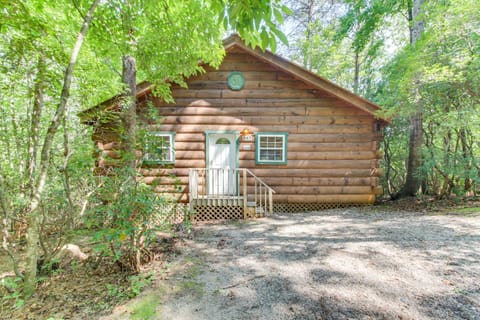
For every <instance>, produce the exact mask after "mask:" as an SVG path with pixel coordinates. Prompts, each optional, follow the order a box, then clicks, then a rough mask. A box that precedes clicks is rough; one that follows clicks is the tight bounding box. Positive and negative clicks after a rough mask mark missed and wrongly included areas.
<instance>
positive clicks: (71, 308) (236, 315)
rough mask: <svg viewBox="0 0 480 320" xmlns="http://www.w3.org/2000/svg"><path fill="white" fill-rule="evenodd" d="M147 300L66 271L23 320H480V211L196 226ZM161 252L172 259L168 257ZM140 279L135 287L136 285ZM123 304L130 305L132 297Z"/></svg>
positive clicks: (382, 212) (117, 278)
mask: <svg viewBox="0 0 480 320" xmlns="http://www.w3.org/2000/svg"><path fill="white" fill-rule="evenodd" d="M157 245H158V246H159V248H162V249H163V251H165V252H168V253H169V255H168V256H167V255H165V254H164V255H162V256H159V258H160V259H159V260H158V261H156V262H154V263H152V264H150V265H149V266H148V267H147V269H146V270H145V272H146V273H147V274H149V278H148V282H149V283H150V284H149V286H148V287H147V289H146V290H145V291H144V292H142V293H141V294H140V295H139V296H138V297H137V298H135V299H133V300H130V301H127V302H123V303H120V304H118V305H117V306H116V307H115V309H114V310H113V312H111V308H112V305H113V304H115V303H118V302H119V301H120V300H122V299H123V300H126V297H127V296H128V295H129V293H131V290H132V282H131V281H130V282H129V281H127V278H126V277H125V276H122V275H121V274H120V273H119V272H116V271H115V268H103V267H97V268H96V269H95V268H93V266H92V264H87V265H78V266H75V267H74V268H72V266H70V267H69V268H66V270H63V271H61V272H58V274H56V275H54V276H52V277H51V278H49V279H48V280H45V281H44V282H43V284H42V286H41V288H40V290H39V293H38V294H37V296H36V297H35V299H34V301H32V302H30V303H28V304H27V305H26V306H24V307H23V308H21V309H19V310H12V309H10V308H9V307H8V306H6V305H5V304H4V306H3V309H2V310H1V312H2V313H0V315H1V316H2V317H0V318H7V317H8V318H15V319H17V318H18V319H48V318H49V317H53V319H61V318H63V319H95V318H97V319H99V318H100V319H104V320H112V319H211V320H213V319H480V283H479V281H478V279H480V265H479V263H478V261H480V208H479V207H478V206H475V205H473V206H472V205H470V206H469V207H467V208H465V207H464V205H462V206H461V207H455V206H448V207H444V206H441V207H436V208H433V207H432V206H431V205H429V206H426V205H425V204H418V203H416V202H415V203H412V202H407V201H404V202H395V203H394V206H392V205H381V206H374V207H369V208H348V209H336V210H328V211H322V212H313V213H302V214H276V215H275V216H274V217H273V218H263V219H257V220H251V221H230V222H222V223H209V224H201V225H196V226H194V229H193V236H192V235H190V236H189V237H177V238H172V239H169V240H159V243H158V244H157ZM158 251H159V252H160V251H162V250H158ZM130 280H131V279H130ZM122 295H123V296H122Z"/></svg>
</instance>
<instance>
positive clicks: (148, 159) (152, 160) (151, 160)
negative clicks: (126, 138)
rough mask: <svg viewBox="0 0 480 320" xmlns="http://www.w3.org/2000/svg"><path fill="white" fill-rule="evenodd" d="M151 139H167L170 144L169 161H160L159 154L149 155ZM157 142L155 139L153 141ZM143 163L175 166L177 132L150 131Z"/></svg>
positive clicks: (146, 139) (146, 140) (146, 138)
mask: <svg viewBox="0 0 480 320" xmlns="http://www.w3.org/2000/svg"><path fill="white" fill-rule="evenodd" d="M151 137H166V138H168V141H169V143H170V147H169V153H168V159H159V157H158V155H159V154H158V153H156V152H154V153H153V156H152V153H149V152H148V151H150V150H149V149H150V146H149V144H150V143H151V140H152V139H151ZM153 140H154V141H155V139H153ZM144 150H145V152H144V154H143V163H145V164H174V163H175V132H161V131H150V132H148V133H147V136H146V137H145V147H144Z"/></svg>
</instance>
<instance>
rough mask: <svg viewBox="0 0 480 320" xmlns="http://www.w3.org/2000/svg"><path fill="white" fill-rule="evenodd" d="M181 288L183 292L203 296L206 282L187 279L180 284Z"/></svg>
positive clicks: (198, 296)
mask: <svg viewBox="0 0 480 320" xmlns="http://www.w3.org/2000/svg"><path fill="white" fill-rule="evenodd" d="M180 290H181V292H185V293H188V294H191V295H192V296H195V297H197V298H201V297H203V295H204V294H205V284H204V283H202V282H197V281H194V280H185V281H182V283H181V284H180Z"/></svg>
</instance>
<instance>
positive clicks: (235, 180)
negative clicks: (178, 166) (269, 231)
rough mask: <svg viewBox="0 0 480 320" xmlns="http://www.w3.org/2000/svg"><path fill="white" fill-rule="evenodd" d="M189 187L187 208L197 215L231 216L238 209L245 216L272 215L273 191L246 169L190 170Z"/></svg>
mask: <svg viewBox="0 0 480 320" xmlns="http://www.w3.org/2000/svg"><path fill="white" fill-rule="evenodd" d="M249 178H253V179H249ZM249 180H250V182H249ZM189 187H190V193H189V199H190V208H191V209H193V210H195V211H196V212H197V215H198V214H199V213H200V215H203V216H208V217H211V218H213V219H215V218H216V219H232V218H233V219H235V218H240V217H238V212H240V213H241V218H243V219H247V218H250V217H258V216H264V215H266V214H269V215H272V214H273V193H275V191H274V190H273V189H272V188H270V187H269V186H268V185H267V184H265V183H264V182H263V181H262V180H260V179H259V178H258V177H257V176H255V175H254V174H253V173H252V172H250V170H248V169H242V168H240V169H229V168H209V169H190V173H189ZM248 190H251V191H250V193H249V192H248ZM206 208H208V209H206ZM200 220H211V219H206V218H205V217H202V218H201V219H200Z"/></svg>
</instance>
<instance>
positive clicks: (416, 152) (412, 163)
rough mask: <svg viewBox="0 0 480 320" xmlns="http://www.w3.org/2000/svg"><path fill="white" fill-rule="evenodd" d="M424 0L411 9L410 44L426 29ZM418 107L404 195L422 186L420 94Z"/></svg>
mask: <svg viewBox="0 0 480 320" xmlns="http://www.w3.org/2000/svg"><path fill="white" fill-rule="evenodd" d="M423 3H424V0H413V8H412V11H411V15H410V14H409V16H411V19H412V22H413V27H412V29H411V33H410V34H411V37H410V44H411V45H412V46H415V44H416V43H417V42H418V40H419V39H420V37H421V35H422V33H423V30H424V21H423V18H422V17H421V14H422V5H423ZM420 85H421V84H420V82H419V81H416V83H415V84H414V88H413V90H415V91H417V92H419V90H418V89H419V88H418V86H420ZM416 96H417V97H418V98H417V101H416V105H417V108H416V110H415V111H414V113H413V115H412V116H411V117H410V127H409V129H410V138H409V143H408V161H407V176H406V180H405V184H404V186H403V188H402V190H401V191H400V193H401V195H403V196H414V195H416V194H417V192H418V191H419V189H420V187H421V178H420V176H419V172H420V167H421V166H422V145H423V106H422V99H421V97H420V95H419V94H416Z"/></svg>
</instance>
